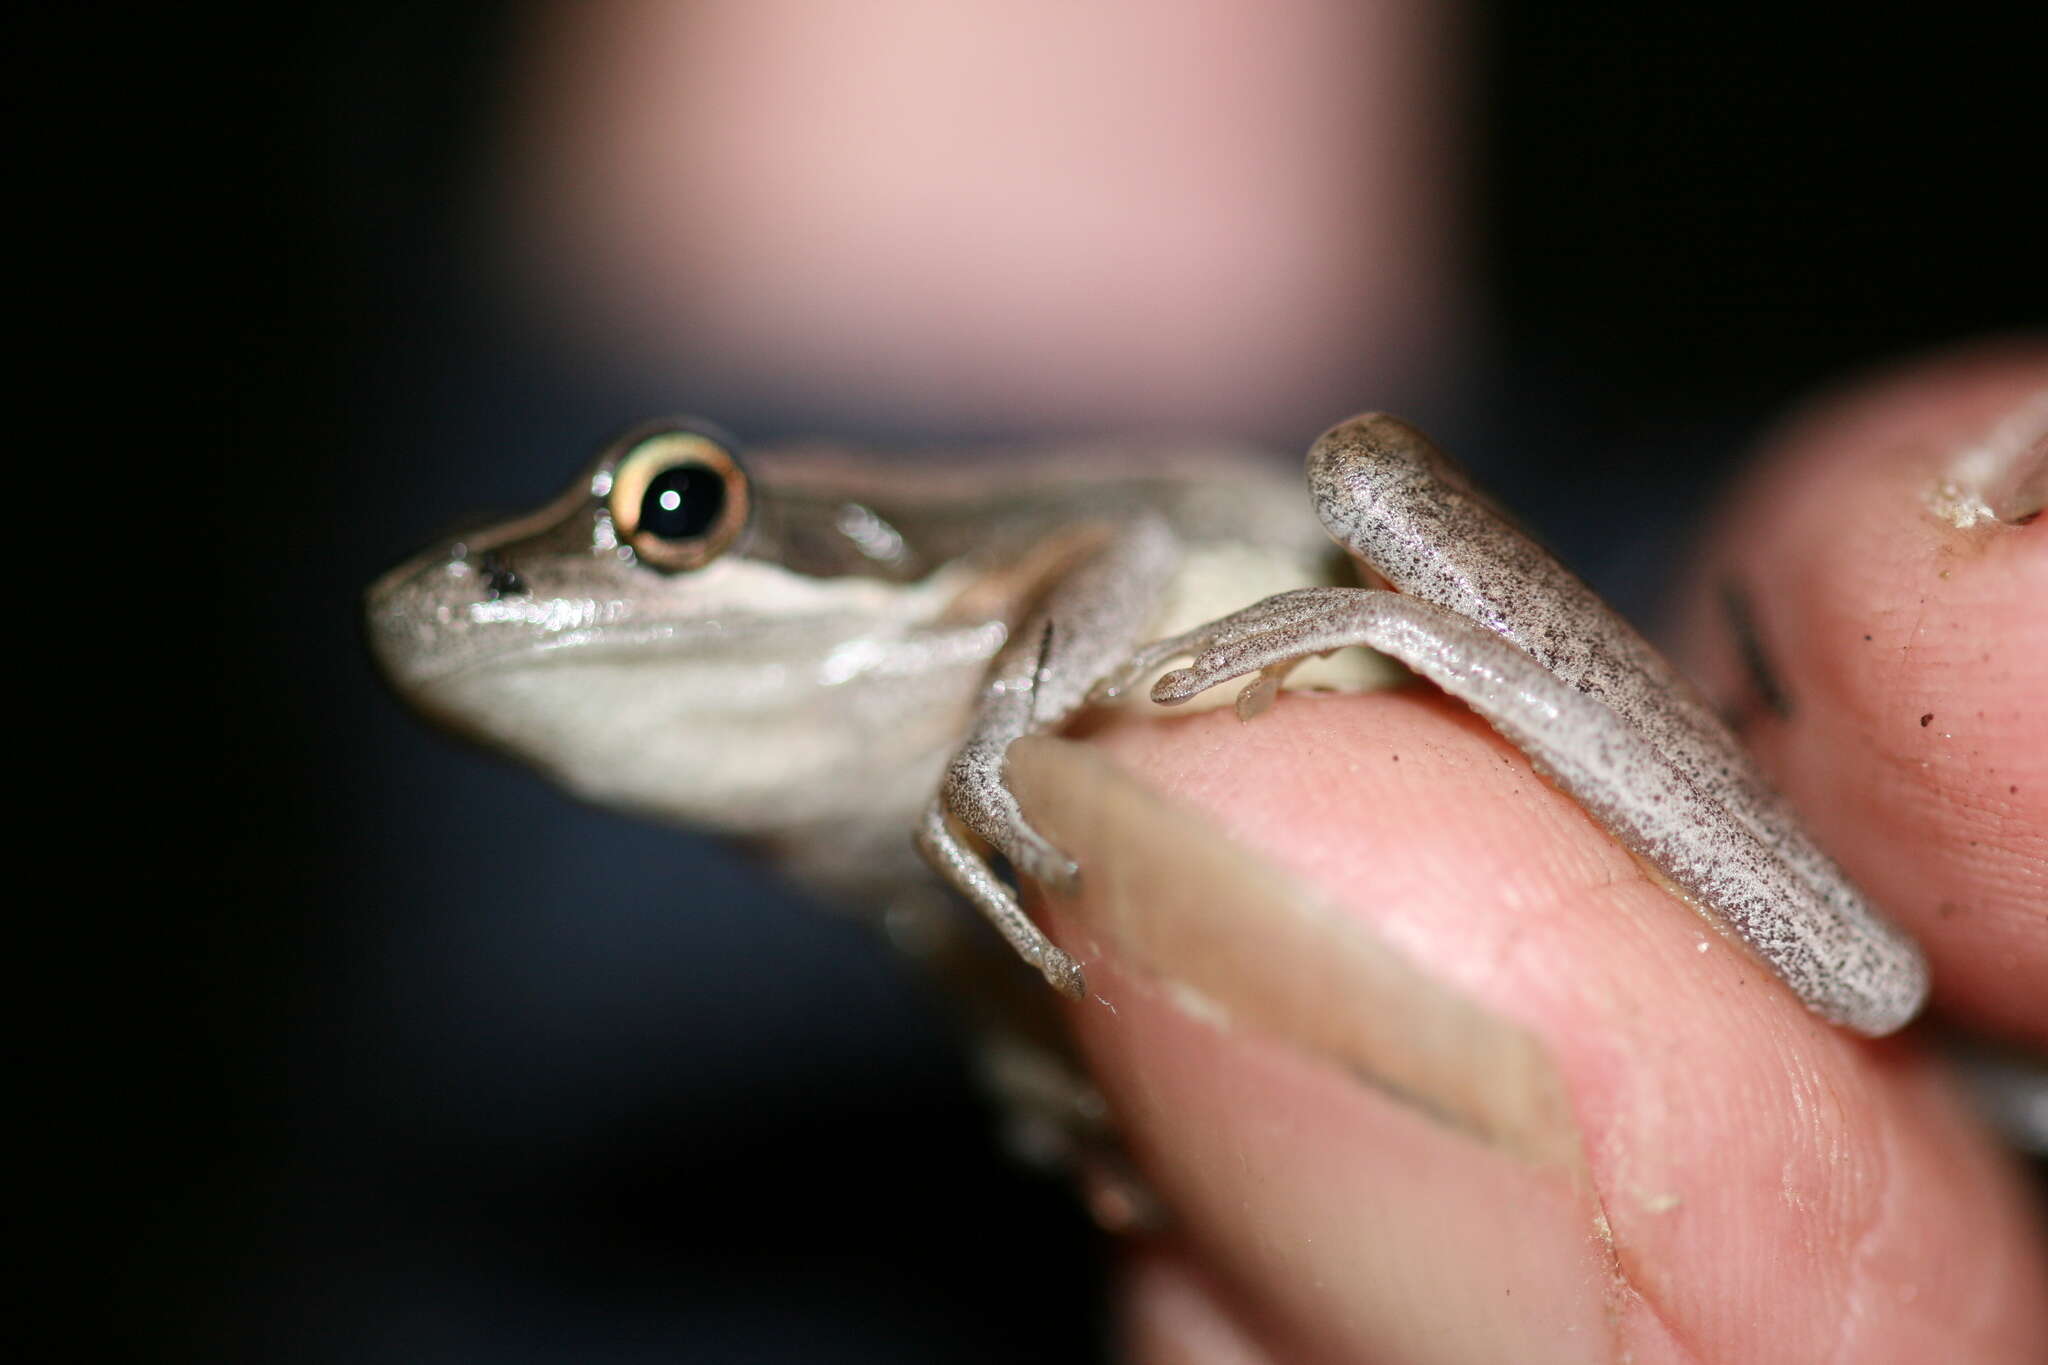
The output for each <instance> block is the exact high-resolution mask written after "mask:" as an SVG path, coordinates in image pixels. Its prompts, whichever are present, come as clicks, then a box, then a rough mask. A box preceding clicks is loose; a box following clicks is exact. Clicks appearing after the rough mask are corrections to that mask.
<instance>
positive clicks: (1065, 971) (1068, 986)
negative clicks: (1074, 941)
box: [1033, 948, 1088, 1000]
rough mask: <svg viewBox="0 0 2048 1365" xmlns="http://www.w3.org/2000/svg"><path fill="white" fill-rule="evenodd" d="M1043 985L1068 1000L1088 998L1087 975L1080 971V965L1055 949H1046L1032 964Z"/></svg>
mask: <svg viewBox="0 0 2048 1365" xmlns="http://www.w3.org/2000/svg"><path fill="white" fill-rule="evenodd" d="M1033 965H1035V966H1036V967H1037V968H1038V973H1039V975H1040V976H1043V977H1044V978H1045V984H1046V985H1048V986H1050V987H1052V988H1053V989H1054V990H1056V991H1058V992H1059V993H1060V994H1061V995H1064V996H1065V997H1067V999H1069V1000H1086V999H1087V998H1088V974H1087V973H1086V972H1084V971H1082V970H1081V964H1080V963H1078V962H1076V961H1074V959H1073V958H1071V957H1069V956H1067V955H1066V954H1065V953H1063V952H1061V951H1060V950H1059V949H1057V948H1048V949H1047V950H1046V951H1045V953H1044V954H1043V955H1042V956H1040V958H1039V960H1038V961H1037V962H1036V963H1034V964H1033Z"/></svg>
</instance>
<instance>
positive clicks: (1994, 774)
mask: <svg viewBox="0 0 2048 1365" xmlns="http://www.w3.org/2000/svg"><path fill="white" fill-rule="evenodd" d="M2044 496H2048V345H2044V344H2040V343H2033V344H2007V345H2004V346H2000V347H1997V348H1980V349H1978V350H1975V351H1971V352H1967V353H1963V354H1958V355H1952V356H1949V357H1945V358H1943V359H1940V360H1936V361H1934V362H1931V363H1925V364H1921V365H1918V366H1914V367H1911V368H1908V369H1904V370H1900V371H1897V372H1895V373H1892V374H1889V375H1886V376H1883V377H1881V378H1879V379H1877V380H1875V381H1873V382H1870V383H1868V384H1866V385H1864V386H1863V387H1861V388H1859V389H1856V390H1854V391H1852V392H1849V393H1847V394H1844V395H1839V396H1836V397H1835V398H1833V399H1832V400H1830V401H1828V402H1825V403H1823V404H1820V405H1818V406H1816V407H1815V408H1814V409H1812V410H1811V411H1810V412H1808V413H1807V414H1806V415H1805V416H1804V417H1803V418H1801V419H1800V420H1799V421H1797V422H1795V423H1794V424H1793V425H1792V426H1791V427H1790V428H1789V429H1788V430H1787V431H1786V432H1785V433H1784V435H1783V436H1782V437H1781V438H1780V439H1779V440H1778V441H1777V442H1775V443H1774V445H1773V447H1772V449H1771V450H1770V451H1769V452H1768V459H1767V460H1766V461H1765V462H1764V463H1762V464H1761V465H1760V466H1759V467H1758V469H1757V471H1756V472H1755V474H1754V476H1753V477H1752V478H1751V479H1750V481H1749V482H1748V484H1747V485H1746V486H1745V488H1744V489H1743V490H1742V491H1741V493H1740V494H1739V495H1738V496H1737V497H1736V498H1735V499H1734V500H1733V501H1732V503H1731V505H1730V506H1729V508H1728V509H1727V510H1726V512H1725V513H1724V514H1723V515H1722V516H1721V517H1720V518H1719V519H1718V521H1717V524H1716V530H1715V532H1714V534H1713V537H1712V538H1711V541H1710V548H1709V551H1708V554H1707V555H1706V557H1705V559H1704V561H1703V564H1702V567H1701V570H1700V572H1699V574H1698V575H1697V578H1696V580H1695V582H1694V585H1693V587H1692V588H1691V590H1690V592H1689V594H1688V596H1687V598H1686V610H1685V612H1684V613H1683V616H1682V627H1683V628H1682V630H1681V632H1680V639H1681V640H1682V642H1683V643H1682V646H1681V651H1682V655H1683V657H1682V659H1681V662H1682V663H1684V664H1685V665H1686V666H1687V667H1688V669H1689V671H1692V672H1693V673H1695V675H1696V676H1698V677H1700V678H1701V679H1702V680H1703V681H1704V682H1705V684H1706V686H1707V687H1708V689H1709V694H1710V695H1712V696H1713V697H1715V698H1716V699H1717V700H1719V701H1721V702H1723V703H1724V704H1725V705H1726V706H1727V707H1728V708H1729V709H1730V710H1731V711H1732V712H1733V713H1734V714H1736V715H1738V716H1739V717H1740V718H1741V719H1742V725H1741V728H1742V730H1743V735H1744V738H1745V740H1746V741H1747V742H1748V743H1749V744H1750V745H1751V746H1752V748H1753V749H1754V750H1755V752H1756V753H1757V754H1758V756H1759V757H1760V758H1761V759H1762V761H1763V762H1764V764H1765V766H1766V768H1767V769H1768V770H1769V771H1770V772H1771V774H1772V776H1773V777H1774V779H1775V780H1776V781H1777V782H1778V783H1779V784H1780V785H1781V786H1782V787H1783V788H1784V789H1785V791H1786V794H1787V795H1788V796H1789V797H1791V799H1792V801H1793V802H1794V804H1795V805H1797V806H1798V807H1799V808H1800V810H1801V811H1802V812H1803V814H1804V815H1805V817H1806V819H1807V821H1808V823H1809V825H1810V826H1811V828H1812V830H1813V833H1814V834H1815V836H1816V837H1817V838H1818V839H1819V841H1820V843H1821V844H1822V846H1823V847H1825V848H1827V849H1828V850H1829V851H1830V852H1831V853H1832V854H1833V855H1834V856H1835V857H1836V859H1837V860H1838V861H1840V862H1841V863H1842V864H1843V865H1844V867H1845V868H1846V869H1847V870H1848V871H1849V873H1850V875H1851V876H1852V877H1854V878H1855V879H1856V880H1857V881H1858V882H1859V883H1860V884H1861V885H1862V886H1863V887H1864V889H1865V890H1866V891H1867V892H1869V893H1870V895H1871V896H1872V898H1873V899H1874V900H1875V901H1876V902H1877V903H1878V904H1879V905H1881V906H1883V907H1884V908H1885V909H1886V910H1887V911H1888V913H1890V914H1891V915H1892V917H1893V918H1894V919H1896V920H1897V921H1898V922H1899V923H1900V924H1901V925H1902V926H1903V927H1904V928H1905V929H1906V930H1907V931H1908V932H1910V933H1911V934H1913V935H1914V936H1915V937H1916V938H1918V939H1919V940H1920V942H1921V943H1922V945H1923V946H1925V947H1926V949H1927V950H1928V954H1929V957H1930V960H1931V962H1932V966H1933V972H1934V990H1935V1001H1936V1004H1937V1007H1938V1008H1940V1009H1942V1010H1944V1011H1947V1012H1948V1013H1950V1014H1952V1015H1956V1016H1960V1017H1963V1018H1966V1019H1967V1020H1969V1021H1970V1022H1971V1023H1973V1024H1975V1025H1977V1026H1979V1027H1982V1028H1985V1029H1989V1030H1992V1031H1996V1032H2000V1033H2003V1034H2006V1035H2008V1036H2010V1037H2013V1038H2016V1039H2018V1040H2021V1041H2023V1042H2027V1043H2030V1044H2031V1045H2033V1046H2035V1047H2048V991H2044V990H2042V985H2043V983H2044V982H2048V724H2044V722H2043V718H2042V715H2043V713H2042V707H2043V701H2044V699H2048V519H2041V518H2040V517H2039V516H2038V513H2039V511H2040V505H2041V502H2042V500H2043V497H2044ZM2030 516H2031V518H2032V519H2029V518H2030ZM1958 522H1967V523H1969V524H1964V525H1958V524H1957V523H1958Z"/></svg>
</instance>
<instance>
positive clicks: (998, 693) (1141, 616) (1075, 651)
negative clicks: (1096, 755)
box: [917, 516, 1180, 1000]
mask: <svg viewBox="0 0 2048 1365" xmlns="http://www.w3.org/2000/svg"><path fill="white" fill-rule="evenodd" d="M1106 535H1107V538H1106V540H1105V542H1104V543H1103V545H1102V547H1101V548H1100V549H1098V550H1096V551H1095V552H1094V553H1093V554H1091V555H1089V556H1088V557H1087V558H1085V559H1083V560H1082V561H1081V562H1080V563H1079V565H1078V566H1076V567H1075V568H1074V569H1073V570H1071V571H1070V572H1069V573H1068V574H1067V575H1066V576H1065V577H1064V578H1062V579H1061V580H1060V581H1059V582H1058V583H1057V584H1055V585H1054V586H1053V587H1052V589H1051V590H1050V591H1049V592H1048V593H1047V594H1046V597H1045V600H1044V601H1043V602H1042V603H1041V604H1040V606H1039V607H1038V609H1037V610H1036V611H1035V612H1033V613H1032V615H1031V616H1030V617H1028V618H1027V619H1026V620H1025V622H1024V624H1023V625H1022V626H1021V627H1020V628H1019V629H1018V631H1017V633H1016V634H1015V635H1013V636H1012V637H1011V639H1010V641H1009V643H1008V644H1006V645H1005V646H1004V647H1003V650H1002V652H1001V653H1000V654H998V655H997V656H996V660H995V663H994V665H993V666H992V668H991V669H990V672H989V676H988V680H987V682H986V683H985V684H984V685H983V688H982V693H981V698H980V701H979V703H978V704H977V706H976V708H975V714H974V724H973V728H972V730H971V731H970V732H969V734H968V737H967V742H966V743H965V744H963V745H962V746H961V748H960V750H959V752H958V753H956V754H955V755H954V756H953V760H952V762H951V763H949V764H948V765H947V767H946V775H945V780H944V783H943V784H942V786H941V788H940V791H939V795H938V798H937V799H936V800H934V801H933V802H932V804H931V806H930V808H929V809H928V810H927V811H926V812H925V817H924V820H923V823H922V824H921V825H920V827H919V829H918V833H917V843H918V847H919V849H920V850H921V851H922V852H923V853H924V856H925V858H926V860H927V861H929V862H930V863H931V865H932V866H933V867H934V868H935V869H936V870H937V871H938V872H939V874H940V875H941V876H943V877H944V878H945V879H946V880H947V881H948V882H949V883H951V884H952V885H953V887H954V888H955V889H957V890H958V891H959V892H960V893H961V894H962V895H964V896H966V897H967V899H968V900H969V901H970V902H972V903H973V905H974V906H975V908H976V909H978V910H979V911H980V912H981V913H982V914H983V915H984V916H986V917H987V919H988V921H989V922H990V923H991V924H993V925H994V926H995V927H996V929H997V930H998V931H999V932H1000V933H1001V934H1002V935H1003V937H1004V938H1005V939H1007V940H1008V941H1009V943H1010V945H1011V946H1012V947H1013V948H1015V949H1016V950H1017V952H1018V954H1019V955H1020V956H1022V957H1023V958H1024V960H1025V961H1026V962H1029V963H1030V964H1031V965H1032V966H1034V967H1036V968H1037V969H1038V970H1039V971H1040V972H1041V973H1042V974H1043V975H1044V976H1045V979H1046V981H1047V982H1048V983H1050V984H1051V985H1052V986H1053V988H1054V989H1056V990H1058V991H1059V992H1060V993H1061V994H1063V995H1066V996H1068V997H1070V998H1072V999H1076V1000H1078V999H1080V998H1082V997H1083V996H1084V995H1085V994H1086V992H1087V982H1086V978H1085V977H1084V976H1083V974H1082V971H1081V966H1080V964H1079V963H1077V962H1075V961H1074V960H1073V958H1071V957H1069V956H1067V954H1065V953H1063V952H1061V951H1060V950H1059V949H1058V948H1057V947H1055V946H1054V945H1053V943H1052V941H1051V940H1050V939H1048V938H1047V937H1046V936H1045V935H1044V933H1043V932H1041V931H1040V930H1039V928H1038V926H1037V925H1035V924H1033V923H1032V922H1031V920H1030V918H1029V917H1028V916H1026V915H1025V913H1024V911H1023V908H1022V907H1021V906H1020V905H1018V903H1017V898H1016V896H1015V894H1014V893H1013V892H1012V891H1011V890H1010V888H1009V887H1008V886H1006V885H1004V883H1003V882H1002V880H1001V879H1000V878H999V877H997V876H996V875H995V873H994V871H993V870H991V869H990V867H989V866H988V863H987V862H986V860H984V859H983V858H982V856H981V855H980V853H979V852H977V851H976V850H975V849H974V848H973V847H971V846H970V845H969V844H968V843H967V842H966V841H965V840H963V839H962V838H961V837H960V836H959V835H958V833H956V832H955V830H954V822H955V821H958V822H959V824H961V825H964V826H966V828H968V829H969V830H971V831H973V832H974V833H975V834H976V835H978V836H980V837H981V838H982V839H983V840H985V841H986V842H987V843H988V844H989V845H990V846H992V847H993V848H995V849H997V850H998V851H999V852H1001V853H1002V855H1003V856H1004V857H1005V858H1007V859H1009V862H1010V865H1011V866H1012V867H1013V868H1015V869H1016V870H1017V872H1018V874H1019V875H1020V876H1024V877H1029V878H1031V879H1032V880H1034V881H1037V882H1040V883H1042V884H1044V885H1047V886H1050V887H1052V888H1054V889H1055V890H1060V891H1070V890H1072V888H1073V887H1074V885H1075V882H1076V879H1077V878H1078V876H1079V874H1080V869H1079V868H1078V867H1076V866H1075V864H1074V862H1073V860H1072V859H1070V858H1068V857H1067V856H1066V855H1065V854H1064V853H1062V852H1060V851H1059V850H1058V849H1057V848H1054V847H1053V846H1052V844H1051V843H1049V842H1048V841H1047V840H1046V839H1045V837H1044V836H1043V835H1041V834H1039V833H1038V831H1037V830H1035V829H1033V828H1032V827H1031V825H1030V822H1029V821H1027V820H1026V819H1025V818H1024V813H1023V811H1022V810H1020V809H1019V808H1018V805H1017V799H1016V797H1015V796H1013V795H1011V793H1010V788H1009V784H1008V782H1007V780H1006V778H1005V776H1004V771H1003V764H1004V759H1005V756H1006V755H1007V754H1008V752H1009V748H1010V745H1011V743H1012V742H1013V741H1016V740H1019V739H1022V738H1023V737H1024V736H1026V735H1032V734H1041V733H1044V732H1047V731H1050V730H1054V729H1057V728H1058V727H1059V726H1060V725H1061V724H1063V723H1064V722H1065V721H1066V720H1067V719H1068V718H1069V717H1070V716H1072V715H1073V714H1074V712H1075V711H1077V710H1079V709H1080V708H1081V707H1082V706H1084V705H1086V704H1087V702H1088V700H1089V696H1090V693H1091V692H1092V691H1093V690H1094V689H1095V686H1096V684H1097V682H1098V681H1100V680H1101V679H1103V678H1104V677H1105V676H1108V675H1109V674H1111V673H1112V672H1114V671H1116V670H1118V667H1119V665H1121V664H1122V663H1123V662H1124V661H1125V660H1126V659H1127V658H1128V657H1129V656H1130V654H1131V651H1132V649H1133V648H1134V647H1135V646H1136V644H1137V643H1138V641H1139V640H1140V639H1141V638H1142V636H1143V633H1144V631H1145V628H1146V626H1147V625H1148V624H1149V623H1150V622H1151V621H1152V620H1153V618H1154V616H1155V615H1156V614H1157V611H1158V607H1159V602H1160V599H1161V598H1162V596H1163V595H1164V593H1165V591H1166V587H1167V584H1168V582H1169V581H1170V580H1171V578H1172V575H1173V571H1174V569H1175V567H1176V566H1177V564H1178V562H1179V558H1180V552H1179V548H1178V546H1177V545H1176V543H1175V540H1174V536H1173V533H1172V531H1171V530H1170V529H1169V528H1168V527H1167V525H1166V522H1165V521H1164V520H1163V519H1162V518H1159V517H1155V516H1144V517H1140V518H1138V519H1136V520H1134V521H1131V522H1129V523H1126V524H1124V525H1122V526H1118V527H1115V528H1112V529H1110V530H1108V531H1107V533H1106Z"/></svg>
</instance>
